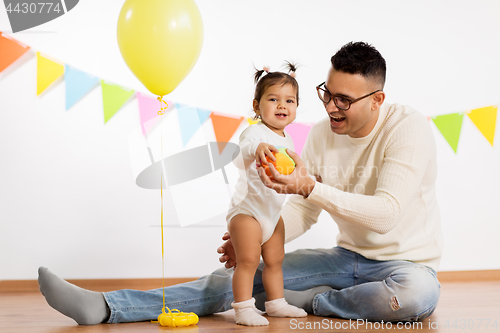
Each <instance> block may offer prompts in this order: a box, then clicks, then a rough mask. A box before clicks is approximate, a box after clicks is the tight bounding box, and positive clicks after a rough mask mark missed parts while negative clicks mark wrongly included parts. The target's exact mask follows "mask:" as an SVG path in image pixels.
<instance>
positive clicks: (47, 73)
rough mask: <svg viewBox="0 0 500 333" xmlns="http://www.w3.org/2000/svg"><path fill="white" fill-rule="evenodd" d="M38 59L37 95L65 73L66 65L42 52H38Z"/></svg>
mask: <svg viewBox="0 0 500 333" xmlns="http://www.w3.org/2000/svg"><path fill="white" fill-rule="evenodd" d="M36 60H37V66H36V73H37V77H36V95H37V96H38V95H40V94H41V93H43V92H44V91H45V89H47V88H48V87H49V86H50V85H51V84H52V83H53V82H54V81H55V80H57V79H58V78H60V77H61V76H62V75H63V74H64V65H61V64H59V63H57V62H55V61H52V60H50V59H47V58H46V57H44V56H42V55H41V54H40V52H37V53H36Z"/></svg>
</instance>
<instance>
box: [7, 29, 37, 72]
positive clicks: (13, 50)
mask: <svg viewBox="0 0 500 333" xmlns="http://www.w3.org/2000/svg"><path fill="white" fill-rule="evenodd" d="M29 49H30V47H29V46H26V45H23V44H21V43H19V42H18V41H16V40H14V39H11V38H9V37H7V36H4V35H3V34H2V33H1V32H0V50H2V56H0V72H2V71H3V70H4V69H6V68H7V67H9V66H10V65H11V64H12V63H13V62H14V61H16V60H17V59H19V58H20V57H21V56H22V55H23V54H25V53H26V52H27V51H28V50H29Z"/></svg>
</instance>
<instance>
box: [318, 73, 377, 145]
mask: <svg viewBox="0 0 500 333" xmlns="http://www.w3.org/2000/svg"><path fill="white" fill-rule="evenodd" d="M325 85H326V88H327V89H328V91H329V92H330V93H331V94H332V95H333V96H339V97H341V98H345V99H347V100H350V101H353V100H355V99H357V98H359V97H362V96H364V95H367V94H369V93H371V92H373V91H376V90H378V89H380V88H379V87H377V83H376V82H373V81H371V80H367V79H366V78H364V77H363V76H362V75H360V74H349V73H345V72H341V71H336V70H335V69H333V68H330V70H329V71H328V78H327V80H326V83H325ZM380 94H382V101H379V99H380V98H381V96H380ZM383 94H384V93H383V92H378V93H376V94H374V95H372V96H369V97H367V98H364V99H362V100H360V101H357V102H356V103H353V104H351V107H350V108H349V110H347V111H343V110H340V109H339V108H338V107H337V106H336V105H335V103H334V102H333V98H332V100H330V102H328V103H327V104H325V103H323V104H324V106H325V109H326V112H327V113H328V115H329V116H330V128H331V130H332V131H333V132H334V133H336V134H341V135H345V134H347V135H349V136H351V137H353V138H361V137H365V136H367V135H368V134H370V132H371V130H372V129H373V128H374V127H375V124H376V123H377V119H378V114H379V108H380V105H381V104H382V102H383Z"/></svg>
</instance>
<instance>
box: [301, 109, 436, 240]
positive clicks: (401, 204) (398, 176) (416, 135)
mask: <svg viewBox="0 0 500 333" xmlns="http://www.w3.org/2000/svg"><path fill="white" fill-rule="evenodd" d="M434 155H435V144H434V140H433V135H432V131H431V128H430V126H429V124H428V123H427V121H426V120H425V118H423V117H422V116H419V115H412V116H408V117H407V118H406V119H405V120H403V121H402V122H401V123H400V124H399V125H398V127H397V128H395V129H393V133H392V135H391V137H390V138H389V140H388V143H387V145H386V147H385V153H384V159H383V165H382V168H381V170H380V172H379V177H378V180H377V188H376V190H375V194H374V195H364V194H357V193H348V192H344V191H341V190H339V189H337V188H335V187H333V186H328V185H325V184H321V183H316V186H315V187H314V189H313V191H312V192H311V194H310V195H309V196H308V198H307V199H306V201H308V202H310V203H314V204H315V205H317V206H318V207H321V208H323V209H325V210H326V211H328V212H329V213H330V214H332V215H335V216H338V217H340V218H342V219H343V220H345V221H347V222H349V223H352V224H353V225H356V226H360V227H363V228H366V229H368V230H371V231H374V232H376V233H379V234H385V233H387V232H389V231H390V230H391V229H393V228H394V227H395V226H396V225H397V224H398V222H399V221H400V220H401V219H402V216H403V215H404V214H405V212H406V210H407V209H408V207H409V205H410V204H411V201H412V200H414V199H415V197H416V196H417V195H418V194H419V193H421V186H422V179H423V177H424V174H425V172H426V169H427V168H428V166H429V163H430V161H431V159H432V158H433V156H434Z"/></svg>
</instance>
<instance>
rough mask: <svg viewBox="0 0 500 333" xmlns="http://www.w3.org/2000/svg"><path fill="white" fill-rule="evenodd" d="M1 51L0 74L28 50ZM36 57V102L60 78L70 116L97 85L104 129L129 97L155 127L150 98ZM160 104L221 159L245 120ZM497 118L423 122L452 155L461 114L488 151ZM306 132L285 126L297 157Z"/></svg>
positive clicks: (479, 112)
mask: <svg viewBox="0 0 500 333" xmlns="http://www.w3.org/2000/svg"><path fill="white" fill-rule="evenodd" d="M0 50H2V54H1V57H0V72H2V71H3V70H5V69H6V68H8V67H9V66H10V65H11V64H13V63H14V62H15V61H16V60H18V59H19V58H21V57H22V56H23V55H24V54H25V53H26V52H28V50H30V47H29V46H26V45H24V44H22V43H20V42H18V41H16V40H14V39H12V38H11V37H8V36H5V35H3V34H2V32H0ZM36 55H37V96H39V95H41V94H42V93H43V92H45V91H46V90H47V89H48V88H49V87H50V86H51V85H53V84H54V83H55V82H56V81H57V80H58V79H59V78H60V77H64V81H65V82H66V110H69V109H70V108H71V107H72V106H73V105H75V104H76V103H77V102H78V101H79V100H81V99H82V98H83V97H84V96H85V95H86V94H88V93H89V92H90V91H91V90H92V89H93V88H94V87H96V86H97V85H98V84H99V83H100V86H101V89H102V99H103V113H104V123H106V122H108V121H109V120H110V119H111V118H112V117H113V116H114V115H115V114H116V113H117V112H118V111H119V110H120V109H121V108H122V107H123V105H125V103H126V102H127V101H128V100H130V98H131V97H133V96H134V93H135V96H136V97H137V99H138V102H139V118H140V122H141V129H142V133H143V134H144V135H146V134H147V133H148V132H149V131H150V130H151V129H152V128H153V127H154V126H155V125H156V124H157V123H158V121H159V119H160V117H157V116H158V111H159V109H160V107H159V106H158V100H157V99H156V98H151V97H149V96H147V95H145V94H142V93H140V92H135V91H134V90H131V89H128V88H126V87H122V86H119V85H116V84H113V83H109V82H105V81H104V80H101V79H99V78H97V77H94V76H92V75H90V74H88V73H85V72H82V71H80V70H78V69H76V68H73V67H71V66H69V65H64V64H61V63H59V62H58V61H55V60H52V59H50V58H49V57H48V56H45V55H42V54H40V52H37V53H36ZM160 103H161V102H160ZM164 103H165V104H166V105H164V106H165V107H164V108H162V110H161V112H163V113H164V112H169V111H172V110H173V109H177V111H178V119H179V126H180V128H181V135H182V142H183V144H184V145H186V144H187V143H188V141H189V140H190V139H191V138H192V137H193V135H194V134H195V132H196V131H197V130H198V129H199V128H200V127H201V125H202V124H203V123H204V122H205V121H206V120H208V119H211V120H212V125H213V129H214V133H215V137H216V140H217V141H218V142H221V143H220V145H219V152H220V153H222V151H223V150H224V147H225V143H223V142H228V141H230V140H231V138H232V137H233V135H234V133H236V131H237V130H238V128H239V126H240V125H241V123H242V121H243V120H244V119H245V117H235V116H233V115H226V114H221V113H216V112H212V111H208V110H204V109H200V108H197V107H193V106H189V105H183V104H179V103H177V104H176V103H173V102H171V101H164ZM162 105H163V104H162ZM179 111H180V112H179ZM497 113H498V107H497V106H487V107H483V108H478V109H474V110H471V111H469V112H465V113H451V114H446V115H440V116H435V117H427V119H428V120H432V122H433V123H434V124H435V125H436V127H437V128H438V130H439V131H440V132H441V134H442V135H443V137H444V138H445V139H446V141H447V142H448V144H449V145H450V147H451V148H452V149H453V151H454V152H455V153H457V149H458V142H459V139H460V132H461V129H462V121H463V116H464V114H466V115H467V116H468V117H469V119H470V120H471V121H472V122H473V124H474V125H475V126H476V127H477V128H478V130H479V131H480V132H481V134H482V135H483V136H484V137H485V138H486V140H487V141H488V142H489V143H490V144H491V145H492V146H493V142H494V137H495V129H496V128H495V127H496V119H497ZM247 122H248V124H249V125H252V124H255V123H257V122H258V120H254V119H251V118H247ZM311 127H312V124H302V123H293V124H290V125H288V126H287V129H286V130H287V132H288V133H289V134H290V136H292V138H293V140H294V143H295V150H296V152H297V153H298V154H299V155H300V153H301V151H302V148H303V146H304V142H305V139H306V137H307V134H308V133H309V131H310V129H311Z"/></svg>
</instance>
